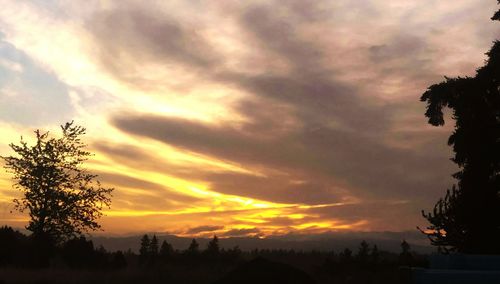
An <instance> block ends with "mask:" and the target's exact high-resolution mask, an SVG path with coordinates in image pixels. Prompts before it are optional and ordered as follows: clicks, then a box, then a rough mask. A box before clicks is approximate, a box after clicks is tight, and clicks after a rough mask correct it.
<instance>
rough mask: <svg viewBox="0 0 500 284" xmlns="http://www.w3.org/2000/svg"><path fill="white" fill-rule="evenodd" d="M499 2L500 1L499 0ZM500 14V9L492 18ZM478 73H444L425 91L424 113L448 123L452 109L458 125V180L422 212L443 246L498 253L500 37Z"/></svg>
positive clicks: (452, 140) (438, 123) (431, 119)
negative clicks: (447, 111)
mask: <svg viewBox="0 0 500 284" xmlns="http://www.w3.org/2000/svg"><path fill="white" fill-rule="evenodd" d="M499 3H500V2H499ZM492 19H494V20H500V11H499V12H497V13H496V14H495V15H494V16H493V18H492ZM487 56H488V60H487V61H486V64H485V65H484V66H483V67H481V68H479V69H477V71H476V75H475V76H474V77H457V78H445V81H443V82H441V83H439V84H435V85H432V86H430V87H429V88H428V90H427V91H426V92H425V93H424V94H423V95H422V97H421V100H422V101H424V102H427V111H426V113H425V115H426V116H427V117H428V119H429V123H430V124H432V125H434V126H442V125H444V123H445V121H444V115H443V109H444V108H449V109H451V110H452V118H453V120H454V121H455V129H454V131H453V133H452V134H451V136H450V137H449V140H448V144H449V145H450V146H452V147H453V151H454V153H455V154H454V157H453V158H452V161H453V162H455V163H456V164H457V165H458V166H459V171H458V172H457V173H455V174H454V175H453V177H454V178H456V179H457V184H456V185H454V186H453V187H452V188H451V189H450V190H448V192H447V194H446V196H445V197H444V198H442V199H440V200H439V201H438V202H437V204H436V205H435V207H434V210H433V212H430V213H425V212H423V215H424V217H425V218H426V219H427V220H428V221H429V222H430V224H431V225H430V226H429V227H428V228H427V230H425V231H424V232H425V233H426V234H427V235H428V236H429V238H430V240H431V243H432V244H433V245H436V246H438V247H440V248H441V249H442V250H443V251H459V252H468V253H500V244H499V243H498V240H499V239H500V197H499V194H500V91H499V88H500V84H499V82H500V42H499V41H495V42H494V44H493V47H492V48H491V50H490V51H489V52H488V53H487Z"/></svg>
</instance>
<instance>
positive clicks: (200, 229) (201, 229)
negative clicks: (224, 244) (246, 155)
mask: <svg viewBox="0 0 500 284" xmlns="http://www.w3.org/2000/svg"><path fill="white" fill-rule="evenodd" d="M222 229H224V226H208V225H207V226H198V227H193V228H190V229H188V230H187V231H186V234H198V233H205V232H213V231H218V230H222Z"/></svg>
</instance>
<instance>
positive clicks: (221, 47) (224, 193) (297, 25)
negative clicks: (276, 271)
mask: <svg viewBox="0 0 500 284" xmlns="http://www.w3.org/2000/svg"><path fill="white" fill-rule="evenodd" d="M496 2H497V1H494V0H455V1H450V0H448V1H430V0H406V1H374V0H354V1H353V0H332V1H299V0H289V1H288V0H287V1H280V0H276V1H202V0H192V1H128V0H126V1H123V0H115V1H112V0H86V1H70V0H32V1H26V0H0V7H1V9H0V155H3V156H5V155H11V154H13V152H12V151H11V150H10V148H9V147H8V144H9V143H11V142H18V141H19V138H20V136H21V135H22V136H23V137H25V138H27V139H29V138H28V137H32V131H33V130H34V129H37V128H40V129H44V130H50V131H51V133H52V134H54V135H58V134H59V132H58V126H59V125H60V124H63V123H65V122H67V121H71V120H74V121H75V122H76V123H77V124H79V125H82V126H84V127H86V128H87V135H86V138H85V139H86V142H87V144H88V145H89V150H90V151H91V152H93V153H95V156H94V157H93V158H92V159H91V160H90V161H89V162H88V163H87V167H88V168H89V169H90V170H91V171H92V172H94V173H96V174H98V175H99V179H100V180H101V181H102V182H103V184H104V185H106V186H111V187H115V191H114V195H113V204H112V207H111V209H110V210H106V211H105V214H106V216H105V217H104V218H102V219H101V223H102V225H103V229H104V233H107V234H125V233H134V232H168V233H173V234H178V235H182V236H210V235H212V234H214V233H216V234H217V235H219V236H222V237H225V236H268V235H280V234H287V233H297V234H314V233H321V232H325V231H338V230H342V231H349V230H352V231H386V230H388V231H403V230H414V229H415V226H417V225H425V222H424V219H423V218H422V217H421V215H420V211H421V210H422V209H425V210H429V209H431V208H432V207H433V205H434V204H435V202H436V201H437V199H438V198H439V197H441V196H443V195H444V193H445V191H446V189H447V188H448V187H450V186H451V184H452V182H453V180H452V179H451V178H450V175H451V174H452V173H453V172H454V171H456V168H455V166H454V165H453V163H452V162H451V161H450V160H449V158H450V157H451V150H450V149H449V147H448V146H447V144H446V142H447V137H448V136H449V134H450V131H452V129H453V123H448V124H446V125H445V127H441V128H435V127H431V126H429V125H428V124H427V121H426V118H425V117H424V111H425V104H423V103H421V102H420V101H419V98H420V96H421V94H422V93H423V92H424V91H425V90H426V88H427V87H428V86H429V85H431V84H433V83H437V82H439V81H441V80H442V79H443V78H444V77H443V76H444V75H446V76H450V77H451V76H467V75H474V72H475V69H476V68H478V67H480V66H481V65H482V64H483V63H484V60H485V59H486V56H485V55H484V53H485V52H487V51H488V49H489V47H490V46H491V44H492V41H493V40H495V39H496V38H499V35H500V32H499V30H498V28H497V25H498V24H495V23H494V22H492V21H491V20H489V18H490V17H491V16H492V15H493V13H494V12H495V10H496V9H497V7H496V4H497V3H496ZM448 122H450V121H448ZM10 178H11V177H10V175H9V174H7V173H6V172H5V171H4V170H1V171H0V224H9V225H12V226H15V227H18V228H21V227H23V226H24V225H25V224H26V220H27V215H26V214H19V213H16V212H12V213H11V210H12V209H13V203H12V199H13V198H15V197H16V196H18V193H17V192H16V191H15V190H13V189H12V188H11V184H12V180H11V179H10Z"/></svg>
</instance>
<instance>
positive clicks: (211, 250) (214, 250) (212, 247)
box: [206, 235, 220, 256]
mask: <svg viewBox="0 0 500 284" xmlns="http://www.w3.org/2000/svg"><path fill="white" fill-rule="evenodd" d="M219 250H220V248H219V239H218V238H217V236H216V235H214V237H213V239H212V240H211V241H210V242H208V245H207V250H206V253H207V254H208V255H211V256H216V255H218V254H219Z"/></svg>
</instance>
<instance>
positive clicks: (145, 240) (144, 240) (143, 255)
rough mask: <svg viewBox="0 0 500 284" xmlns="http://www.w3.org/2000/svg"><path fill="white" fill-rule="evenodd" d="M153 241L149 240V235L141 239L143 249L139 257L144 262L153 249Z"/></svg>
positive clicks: (140, 250)
mask: <svg viewBox="0 0 500 284" xmlns="http://www.w3.org/2000/svg"><path fill="white" fill-rule="evenodd" d="M150 244H151V241H150V240H149V236H148V235H144V236H142V238H141V248H140V249H139V256H140V258H141V259H142V260H145V259H147V258H148V257H149V255H150V252H151V249H150Z"/></svg>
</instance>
